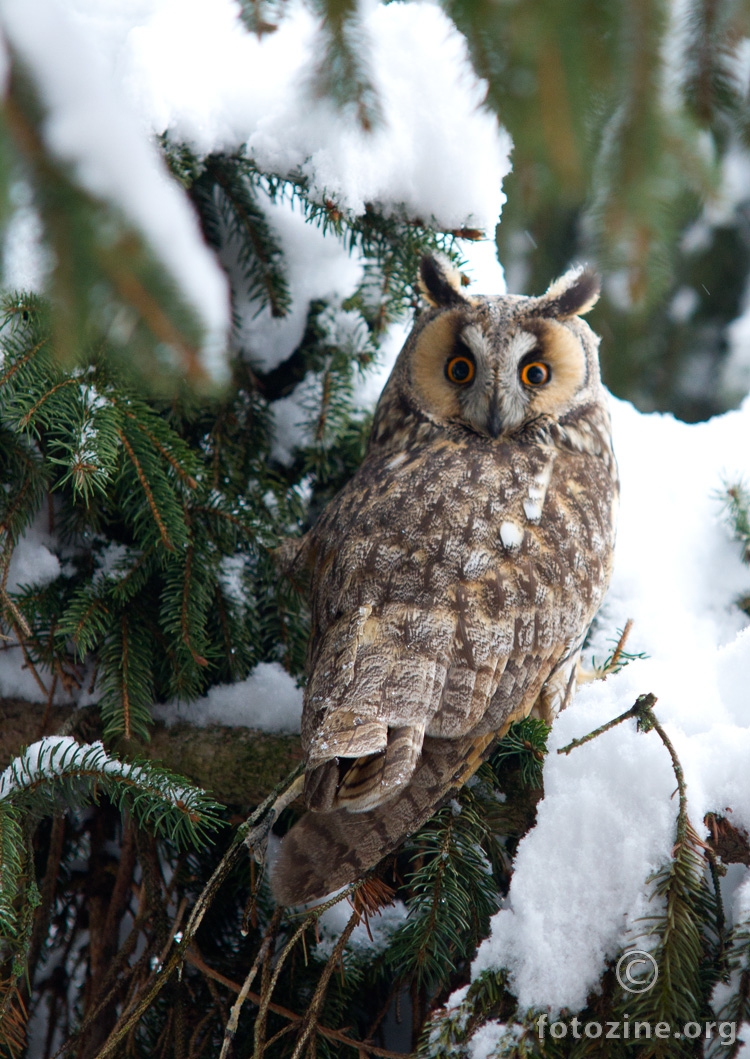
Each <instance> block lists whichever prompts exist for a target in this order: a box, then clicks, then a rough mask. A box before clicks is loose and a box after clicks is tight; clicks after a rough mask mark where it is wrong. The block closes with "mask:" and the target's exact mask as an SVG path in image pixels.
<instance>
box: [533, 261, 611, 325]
mask: <svg viewBox="0 0 750 1059" xmlns="http://www.w3.org/2000/svg"><path fill="white" fill-rule="evenodd" d="M600 289H601V280H600V279H599V276H598V275H597V273H596V272H594V271H593V269H590V268H586V267H584V266H579V267H578V268H572V269H570V271H569V272H566V273H565V275H564V276H560V278H559V279H556V280H555V282H554V283H553V284H552V285H551V286H550V288H549V290H548V291H547V293H546V294H543V295H542V297H541V298H540V299H539V304H538V310H537V311H538V312H540V313H543V314H544V315H545V316H554V317H557V319H559V320H565V319H567V318H568V317H569V316H582V315H583V314H584V313H587V312H588V311H589V309H593V307H594V306H595V305H596V302H597V300H598V298H599V291H600Z"/></svg>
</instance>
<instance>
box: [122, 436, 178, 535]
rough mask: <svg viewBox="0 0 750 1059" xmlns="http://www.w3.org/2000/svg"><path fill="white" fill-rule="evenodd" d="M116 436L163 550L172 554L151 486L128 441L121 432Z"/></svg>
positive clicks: (165, 528)
mask: <svg viewBox="0 0 750 1059" xmlns="http://www.w3.org/2000/svg"><path fill="white" fill-rule="evenodd" d="M118 434H119V436H120V441H121V442H122V445H123V448H124V449H125V451H126V452H127V454H128V458H129V459H130V462H131V463H132V464H133V466H134V467H135V471H136V474H137V475H138V480H139V481H140V483H141V486H142V487H143V492H144V493H145V494H146V499H147V501H148V506H149V507H150V508H151V514H152V515H153V517H154V522H155V523H156V525H157V527H158V529H159V535H160V536H161V540H162V544H163V545H164V547H165V548H167V549H168V551H170V552H173V551H174V544H172V541H171V540H170V539H169V534H168V533H167V527H166V526H165V525H164V520H163V519H162V517H161V515H160V514H159V508H158V507H157V506H156V501H155V500H154V494H153V492H152V491H151V486H150V485H149V482H148V479H147V477H146V475H145V474H144V471H143V468H142V467H141V464H140V463H139V461H138V457H137V456H136V454H135V452H134V451H133V446H132V445H131V444H130V442H129V441H128V439H127V437H126V435H125V432H124V431H123V430H120V431H118Z"/></svg>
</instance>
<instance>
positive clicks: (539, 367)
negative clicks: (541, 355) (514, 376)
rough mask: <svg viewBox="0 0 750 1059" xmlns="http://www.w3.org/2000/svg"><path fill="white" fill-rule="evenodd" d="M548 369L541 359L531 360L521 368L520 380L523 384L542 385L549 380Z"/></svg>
mask: <svg viewBox="0 0 750 1059" xmlns="http://www.w3.org/2000/svg"><path fill="white" fill-rule="evenodd" d="M550 374H551V373H550V370H549V368H548V367H547V365H546V364H544V363H543V362H542V361H541V360H532V361H531V363H530V364H524V366H523V367H522V368H521V382H522V383H523V384H524V386H544V384H545V382H549V377H550Z"/></svg>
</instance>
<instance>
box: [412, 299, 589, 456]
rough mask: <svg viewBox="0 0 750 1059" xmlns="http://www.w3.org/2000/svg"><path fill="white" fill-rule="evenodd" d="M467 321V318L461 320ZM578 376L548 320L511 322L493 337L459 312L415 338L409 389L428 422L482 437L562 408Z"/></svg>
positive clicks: (567, 338)
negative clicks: (433, 420) (454, 424)
mask: <svg viewBox="0 0 750 1059" xmlns="http://www.w3.org/2000/svg"><path fill="white" fill-rule="evenodd" d="M467 316H468V319H467ZM585 377H586V358H585V354H584V351H583V349H582V347H581V344H580V342H579V341H578V339H577V338H576V336H575V335H574V334H573V333H572V332H571V331H570V330H569V329H568V328H567V327H566V326H565V325H564V324H562V323H558V322H557V321H552V320H544V319H539V318H535V319H531V320H528V321H526V320H519V321H518V323H517V325H516V326H515V327H514V328H513V329H509V328H508V326H507V324H506V325H505V327H504V328H503V330H502V331H500V330H498V333H494V329H493V328H492V327H491V326H490V327H489V328H487V321H486V318H485V319H484V320H477V321H476V322H475V321H473V320H472V319H471V316H470V315H469V314H468V313H467V311H466V309H465V308H464V309H450V310H448V311H446V312H444V313H441V314H440V315H439V316H436V317H435V318H434V319H433V320H431V321H430V322H429V323H428V324H426V326H425V327H424V329H423V330H422V331H421V332H420V334H419V335H418V337H417V342H416V347H415V350H414V356H413V360H412V383H413V386H414V388H415V390H416V392H417V394H418V395H419V398H420V403H421V404H422V406H423V408H424V410H425V411H426V412H428V413H429V414H430V415H431V416H432V417H434V418H436V419H439V420H443V421H450V422H457V423H461V424H463V425H464V426H465V427H468V428H469V429H470V430H472V431H474V432H475V433H477V434H482V435H484V436H485V437H490V438H498V437H500V436H501V435H508V434H513V433H515V432H516V431H518V430H519V429H520V428H521V427H522V426H523V425H524V423H526V422H527V421H529V420H531V419H536V418H537V417H538V416H540V415H544V414H549V415H554V414H556V413H558V412H559V411H560V410H561V409H562V408H563V407H564V406H566V405H569V404H570V402H571V401H572V400H573V398H574V396H575V394H576V393H577V391H578V390H579V388H580V387H581V384H582V383H583V381H584V379H585Z"/></svg>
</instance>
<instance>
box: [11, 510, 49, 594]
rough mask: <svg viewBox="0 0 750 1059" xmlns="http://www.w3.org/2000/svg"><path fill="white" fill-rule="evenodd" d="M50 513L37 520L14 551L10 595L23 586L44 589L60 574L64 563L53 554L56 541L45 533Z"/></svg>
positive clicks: (38, 517)
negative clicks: (61, 564) (47, 517)
mask: <svg viewBox="0 0 750 1059" xmlns="http://www.w3.org/2000/svg"><path fill="white" fill-rule="evenodd" d="M45 516H46V512H45V513H44V514H43V515H41V516H37V518H36V519H35V520H34V522H33V523H32V524H31V525H30V526H29V528H28V529H27V530H26V533H25V534H24V536H23V537H21V539H20V540H19V542H18V544H17V545H16V547H15V548H14V550H13V557H12V558H11V560H10V569H9V571H8V584H7V588H8V591H9V592H17V591H18V590H19V589H20V588H21V586H24V587H29V588H31V587H34V588H43V587H44V585H48V584H50V582H52V581H54V580H55V578H56V577H58V576H59V574H60V560H59V559H58V558H57V556H56V555H55V554H54V552H53V551H51V549H52V548H54V547H55V539H54V537H53V536H52V535H51V534H50V533H48V532H47V531H46V530H45V529H44V523H45V522H46V517H45Z"/></svg>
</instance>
